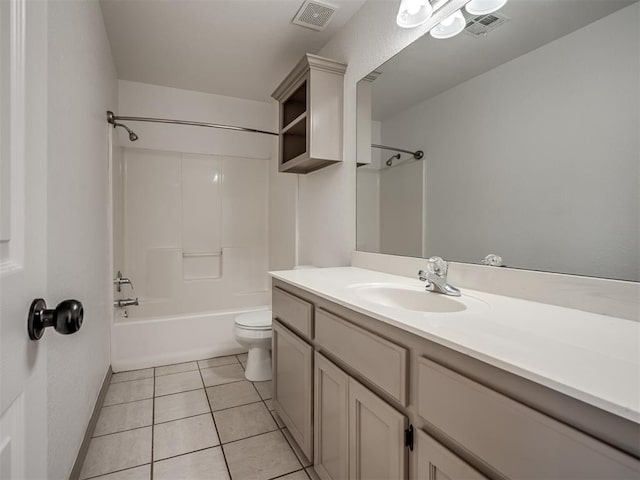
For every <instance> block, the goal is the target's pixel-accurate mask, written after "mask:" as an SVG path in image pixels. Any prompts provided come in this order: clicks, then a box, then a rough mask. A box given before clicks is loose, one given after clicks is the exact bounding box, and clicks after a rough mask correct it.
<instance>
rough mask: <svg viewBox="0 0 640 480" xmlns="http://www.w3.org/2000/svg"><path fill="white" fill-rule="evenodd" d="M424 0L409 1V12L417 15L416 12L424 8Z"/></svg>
mask: <svg viewBox="0 0 640 480" xmlns="http://www.w3.org/2000/svg"><path fill="white" fill-rule="evenodd" d="M421 3H422V2H419V1H416V0H410V1H409V2H408V3H407V13H408V14H409V15H415V14H416V13H418V12H419V11H420V9H421V8H422V5H421Z"/></svg>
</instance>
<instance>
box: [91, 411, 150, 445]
mask: <svg viewBox="0 0 640 480" xmlns="http://www.w3.org/2000/svg"><path fill="white" fill-rule="evenodd" d="M152 415H153V414H152ZM151 426H153V425H152V424H149V425H143V426H141V427H133V428H127V429H125V430H118V431H117V432H110V433H103V434H102V435H94V436H93V437H91V439H92V440H93V439H94V438H103V437H108V436H110V435H117V434H119V433H124V432H133V431H134V430H142V429H144V428H149V427H151Z"/></svg>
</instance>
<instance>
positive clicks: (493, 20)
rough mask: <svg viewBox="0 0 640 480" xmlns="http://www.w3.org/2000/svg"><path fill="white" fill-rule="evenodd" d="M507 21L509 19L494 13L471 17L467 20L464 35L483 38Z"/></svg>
mask: <svg viewBox="0 0 640 480" xmlns="http://www.w3.org/2000/svg"><path fill="white" fill-rule="evenodd" d="M509 20H511V19H510V18H509V17H507V16H505V15H502V14H500V13H496V12H494V13H489V14H488V15H478V16H476V17H471V18H469V19H467V26H466V27H465V29H464V33H466V34H468V35H471V36H473V37H484V36H486V35H487V34H488V33H489V32H491V31H493V30H495V29H496V28H498V27H499V26H501V25H504V24H505V23H507V22H508V21H509Z"/></svg>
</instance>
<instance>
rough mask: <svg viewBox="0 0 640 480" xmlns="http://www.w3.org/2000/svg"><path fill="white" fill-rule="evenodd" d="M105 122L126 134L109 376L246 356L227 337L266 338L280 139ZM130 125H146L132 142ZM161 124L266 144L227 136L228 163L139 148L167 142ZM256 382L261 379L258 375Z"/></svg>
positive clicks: (116, 212) (179, 149) (209, 154)
mask: <svg viewBox="0 0 640 480" xmlns="http://www.w3.org/2000/svg"><path fill="white" fill-rule="evenodd" d="M107 121H108V123H109V124H111V125H112V126H113V128H114V129H115V128H116V127H121V128H122V129H123V133H125V132H126V137H125V136H124V135H123V136H122V137H120V142H121V143H120V145H118V146H114V148H113V149H112V203H113V209H112V210H113V215H112V217H113V257H114V258H113V269H114V285H115V288H114V307H115V308H114V322H113V328H112V341H111V343H112V366H113V369H114V370H115V371H122V370H129V369H134V368H143V367H147V366H153V365H162V364H169V363H176V362H181V361H189V360H194V359H197V358H207V357H213V356H217V355H226V354H233V353H239V352H242V351H246V350H247V348H248V344H247V343H246V342H244V341H242V343H243V345H241V344H240V343H238V341H237V335H236V333H235V332H234V326H235V324H236V320H237V319H239V318H240V319H242V318H253V319H256V318H259V319H261V321H260V322H258V323H255V322H253V324H252V325H253V326H252V327H245V326H242V327H240V328H241V330H242V332H244V331H245V330H246V329H250V330H251V333H252V335H253V336H255V334H256V332H257V333H258V334H259V336H261V337H266V333H265V332H266V331H267V330H268V332H269V335H270V325H271V315H270V308H271V307H270V303H271V301H270V300H271V299H270V290H269V280H268V275H267V271H268V258H269V256H268V245H267V243H268V242H267V233H268V232H267V216H268V212H267V208H268V207H267V205H268V168H269V159H270V158H272V155H273V152H274V149H275V143H274V142H271V141H270V139H269V138H268V136H270V135H275V134H273V133H272V132H268V131H266V130H259V129H251V128H244V127H235V126H230V125H221V124H214V123H204V122H191V121H185V120H169V119H162V118H151V117H125V116H117V115H115V114H113V113H112V112H108V113H107ZM122 122H127V124H125V123H122ZM129 122H145V123H148V124H151V125H150V126H148V127H147V128H148V130H146V131H141V132H140V135H138V134H137V133H135V132H134V130H133V129H132V128H130V127H129V126H128V123H129ZM156 124H177V125H182V126H201V127H212V128H216V129H223V130H232V131H236V132H250V133H258V134H261V135H247V133H244V134H239V133H226V135H241V138H242V143H240V142H238V145H239V148H238V152H237V154H234V155H230V154H229V153H228V151H227V152H221V153H218V152H215V151H212V150H214V148H210V149H209V150H210V151H206V152H203V148H200V147H197V148H196V147H194V151H185V150H188V149H189V146H186V148H185V146H184V144H183V145H177V146H176V147H175V150H174V147H173V146H172V145H171V148H167V145H160V144H158V145H155V144H153V143H152V142H150V141H147V142H146V143H145V137H146V136H147V135H148V136H149V137H153V135H156V136H162V137H163V138H165V139H166V137H167V133H166V132H167V130H164V131H163V132H161V133H156V132H155V131H153V130H150V129H153V128H154V127H155V125H156ZM156 128H158V127H156ZM165 128H171V127H168V126H167V127H165ZM174 128H179V127H174ZM136 130H138V127H137V126H136ZM171 134H172V133H170V134H169V135H171ZM179 134H180V132H176V133H175V135H179ZM246 137H251V138H246ZM265 137H267V138H265ZM132 142H135V143H132ZM251 142H253V145H252V146H251V148H249V149H247V148H244V150H243V147H246V145H248V144H250V143H251ZM233 153H236V152H233ZM116 272H117V273H116ZM243 314H244V315H243ZM246 314H249V315H248V316H247V315H246ZM244 323H246V322H244ZM258 324H259V325H258ZM236 328H237V327H236ZM242 337H243V338H244V336H242ZM262 343H263V344H264V345H263V347H267V345H266V343H265V341H264V340H263V342H262ZM267 348H268V347H267ZM267 352H268V349H267ZM267 355H268V353H267ZM254 356H255V355H254ZM262 357H264V354H263V355H262ZM267 360H268V358H267ZM267 360H265V358H262V362H263V363H265V364H266V362H267ZM257 374H258V376H260V377H262V378H256V379H266V378H264V377H265V375H266V373H265V372H264V371H258V372H257ZM269 374H270V372H269Z"/></svg>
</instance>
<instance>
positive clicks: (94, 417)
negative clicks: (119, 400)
mask: <svg viewBox="0 0 640 480" xmlns="http://www.w3.org/2000/svg"><path fill="white" fill-rule="evenodd" d="M112 375H113V370H111V365H109V370H107V374H106V375H105V376H104V380H103V382H102V387H100V393H99V394H98V399H97V400H96V404H95V405H94V407H93V412H92V413H91V418H90V419H89V424H88V425H87V429H86V430H85V432H84V438H83V439H82V444H81V445H80V450H79V451H78V456H77V457H76V461H75V463H74V464H73V469H72V470H71V475H69V480H78V479H79V478H80V470H82V464H83V463H84V459H85V457H86V456H87V450H88V449H89V443H91V438H92V437H93V432H94V430H95V429H96V424H97V423H98V417H99V416H100V410H101V409H102V404H103V403H104V397H105V396H106V395H107V390H108V389H109V384H110V383H111V376H112Z"/></svg>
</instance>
